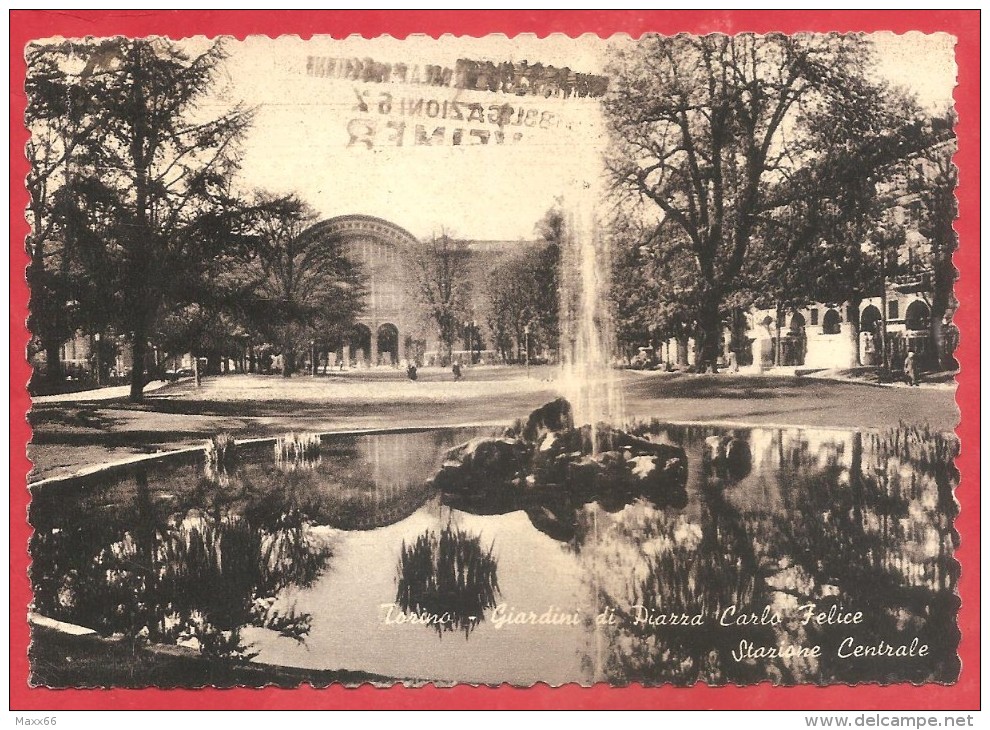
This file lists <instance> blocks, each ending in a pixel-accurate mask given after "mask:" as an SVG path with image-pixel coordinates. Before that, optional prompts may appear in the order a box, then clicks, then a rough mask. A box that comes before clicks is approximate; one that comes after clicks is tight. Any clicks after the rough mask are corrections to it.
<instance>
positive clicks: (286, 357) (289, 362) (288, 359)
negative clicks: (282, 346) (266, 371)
mask: <svg viewBox="0 0 990 730" xmlns="http://www.w3.org/2000/svg"><path fill="white" fill-rule="evenodd" d="M295 371H296V353H295V352H294V351H293V350H288V349H287V350H283V352H282V377H283V378H287V377H289V376H290V375H292V373H294V372H295Z"/></svg>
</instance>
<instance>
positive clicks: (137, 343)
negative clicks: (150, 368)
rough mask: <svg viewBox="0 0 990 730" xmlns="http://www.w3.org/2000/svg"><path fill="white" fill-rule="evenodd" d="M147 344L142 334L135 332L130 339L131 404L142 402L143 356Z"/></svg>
mask: <svg viewBox="0 0 990 730" xmlns="http://www.w3.org/2000/svg"><path fill="white" fill-rule="evenodd" d="M147 349H148V343H147V342H145V340H144V333H143V332H135V333H134V336H133V338H132V339H131V360H132V363H131V395H130V398H131V402H132V403H140V402H141V401H143V400H144V355H145V353H146V352H147Z"/></svg>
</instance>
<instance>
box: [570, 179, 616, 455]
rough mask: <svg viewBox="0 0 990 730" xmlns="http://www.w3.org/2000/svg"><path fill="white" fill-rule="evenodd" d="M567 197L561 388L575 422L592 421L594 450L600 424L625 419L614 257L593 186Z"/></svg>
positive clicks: (597, 445) (595, 449) (589, 422)
mask: <svg viewBox="0 0 990 730" xmlns="http://www.w3.org/2000/svg"><path fill="white" fill-rule="evenodd" d="M575 197H576V199H575V200H574V201H569V206H568V207H567V208H565V209H566V210H568V213H567V215H566V218H565V221H566V225H565V236H564V242H563V245H562V246H561V257H560V281H561V290H560V322H561V358H560V359H561V370H562V372H561V377H560V390H561V392H562V394H563V395H564V397H566V398H567V400H569V401H570V403H571V404H572V406H573V409H574V419H575V423H578V424H590V425H591V427H592V429H591V433H592V452H593V453H598V451H599V437H600V433H599V425H600V424H602V423H607V424H611V425H614V426H617V427H621V426H622V425H623V423H624V420H625V418H624V412H623V411H624V409H623V402H622V393H621V390H620V388H619V384H618V382H617V378H616V377H615V371H614V370H613V369H612V366H611V356H612V353H613V352H614V350H615V348H614V336H613V329H612V317H611V307H610V298H609V286H610V281H611V272H612V257H611V252H610V246H609V240H608V237H607V236H603V235H602V233H601V227H600V226H599V224H598V220H597V216H596V213H595V210H596V205H597V203H598V201H599V200H600V199H601V198H600V197H599V196H597V195H596V194H595V191H594V188H593V186H592V185H591V184H589V183H585V184H584V186H583V187H582V190H581V193H580V194H579V195H577V196H575Z"/></svg>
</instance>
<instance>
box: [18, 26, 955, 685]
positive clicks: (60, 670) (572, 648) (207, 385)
mask: <svg viewBox="0 0 990 730" xmlns="http://www.w3.org/2000/svg"><path fill="white" fill-rule="evenodd" d="M955 45H956V38H954V37H953V36H952V35H949V34H947V33H929V34H923V33H920V32H911V33H904V34H900V35H897V34H894V33H848V34H838V33H832V34H825V33H800V34H791V35H786V34H767V35H757V34H753V33H738V34H735V35H725V34H717V33H716V34H710V35H690V34H686V33H681V34H678V35H669V36H665V35H657V34H650V33H648V34H645V35H642V36H641V37H638V38H633V37H630V36H628V35H613V36H611V37H599V36H596V35H593V34H585V35H581V36H578V37H570V36H566V35H556V34H555V35H547V36H545V37H542V38H540V37H538V36H537V35H535V34H530V35H527V34H523V35H517V36H515V37H508V36H506V35H488V36H483V37H471V36H466V35H465V36H455V35H443V36H440V37H439V38H434V37H430V36H428V35H410V36H408V37H405V38H401V39H400V38H395V37H392V36H388V35H383V36H379V37H374V38H366V37H362V36H360V35H352V36H349V37H345V38H341V39H335V38H333V37H330V36H320V35H314V36H312V37H309V38H308V39H303V38H300V37H299V36H278V37H269V36H256V35H251V36H248V37H245V38H243V39H238V38H235V37H223V36H221V37H216V38H206V37H203V36H193V37H187V38H184V39H175V38H168V37H164V36H148V37H126V36H113V37H109V36H108V37H100V36H90V37H86V38H65V37H52V38H48V39H44V40H37V41H35V42H32V43H31V44H29V45H28V46H27V47H26V48H25V49H24V54H25V58H26V61H27V76H26V80H25V93H26V97H27V107H26V116H25V125H26V127H27V128H28V130H29V131H30V139H29V142H28V144H27V147H26V149H25V154H26V156H27V159H28V162H29V163H30V172H29V174H28V177H27V179H26V186H27V189H28V193H29V205H28V209H27V210H26V216H27V219H28V222H29V224H30V234H29V236H28V239H27V240H26V242H25V245H26V247H27V251H28V254H29V263H28V266H27V270H26V277H27V284H28V287H29V292H30V300H29V310H30V314H29V319H28V323H27V324H28V329H29V331H30V338H31V339H30V342H29V344H28V348H27V353H26V355H27V358H28V360H29V362H30V365H31V373H32V375H31V380H30V384H29V390H30V394H31V411H30V413H29V415H28V420H29V423H30V427H31V431H32V436H31V442H30V443H29V444H28V447H27V449H28V457H29V458H30V460H31V462H32V465H33V467H32V471H31V472H30V474H29V475H28V484H27V488H28V489H29V491H30V507H29V511H28V515H27V518H28V521H29V523H30V526H31V530H32V532H31V537H30V541H29V545H28V551H29V555H30V566H29V578H30V586H31V594H32V595H31V602H30V607H29V613H28V616H27V620H28V621H29V624H30V629H31V646H30V650H29V664H30V682H31V684H32V686H35V687H50V688H84V687H106V688H147V687H156V688H198V687H238V686H240V687H265V686H271V685H275V686H279V687H286V688H296V687H300V686H303V685H307V686H308V685H313V686H315V687H326V686H329V685H331V684H335V683H342V684H344V685H346V686H358V685H361V684H364V683H372V684H373V685H378V686H390V685H393V684H397V683H398V684H404V685H406V686H410V687H419V686H424V685H427V684H431V683H432V684H434V685H436V686H438V687H446V686H453V685H490V686H497V685H502V684H508V685H511V686H514V687H532V686H533V685H535V684H537V683H545V684H547V685H549V686H551V687H558V686H561V685H565V684H570V683H576V684H578V685H583V686H591V685H595V684H599V683H604V684H607V685H611V686H613V687H626V686H630V685H643V686H646V687H658V686H675V687H690V686H695V685H710V686H715V687H720V686H730V685H737V686H738V685H741V686H750V685H756V684H760V683H770V684H772V685H780V686H793V685H811V686H835V685H859V684H864V683H867V684H878V685H890V684H915V685H952V684H954V683H956V682H957V681H958V680H959V677H960V672H961V662H960V659H959V655H958V649H959V644H960V630H959V622H958V615H959V610H960V606H961V601H960V598H959V595H958V591H957V588H958V580H959V576H960V567H959V563H958V562H957V559H956V552H957V550H958V549H959V544H960V542H959V534H958V532H957V530H956V525H955V521H956V517H957V515H958V514H959V511H960V504H959V503H958V502H957V500H956V495H955V492H954V490H955V488H956V486H957V485H958V482H959V473H958V471H957V469H956V465H955V460H956V457H957V456H958V454H959V451H960V445H959V441H958V439H957V437H956V435H955V433H954V429H955V427H956V424H957V422H958V421H959V410H958V408H957V405H956V400H955V397H956V386H957V380H956V379H957V376H958V374H959V363H958V362H957V360H956V348H957V345H958V344H959V341H960V331H959V327H958V326H957V323H956V321H955V315H956V310H957V309H958V308H959V306H960V303H959V301H958V299H957V297H956V295H955V292H954V285H955V282H956V279H957V276H958V272H957V270H956V268H955V267H954V265H953V253H954V252H955V251H956V249H957V245H958V243H959V241H958V236H957V233H956V231H955V230H954V227H953V224H954V222H955V220H956V217H957V200H956V188H957V184H958V173H957V169H956V167H955V165H954V163H953V156H954V155H955V154H956V150H957V138H956V131H955V130H956V124H957V121H958V119H957V116H956V106H955V104H954V101H953V91H954V88H955V86H956V75H957V67H956V62H955V55H954V54H955ZM16 245H18V246H19V245H20V244H19V242H18V243H17V244H16ZM15 486H18V487H23V485H15ZM964 507H965V506H964Z"/></svg>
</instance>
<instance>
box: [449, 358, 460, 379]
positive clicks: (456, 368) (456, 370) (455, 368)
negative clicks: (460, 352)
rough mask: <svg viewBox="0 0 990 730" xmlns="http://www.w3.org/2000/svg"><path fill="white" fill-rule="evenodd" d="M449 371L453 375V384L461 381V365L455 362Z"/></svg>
mask: <svg viewBox="0 0 990 730" xmlns="http://www.w3.org/2000/svg"><path fill="white" fill-rule="evenodd" d="M451 370H452V371H453V373H454V382H455V383H456V382H457V381H458V380H460V379H461V364H460V363H459V362H455V363H454V366H453V367H452V368H451Z"/></svg>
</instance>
